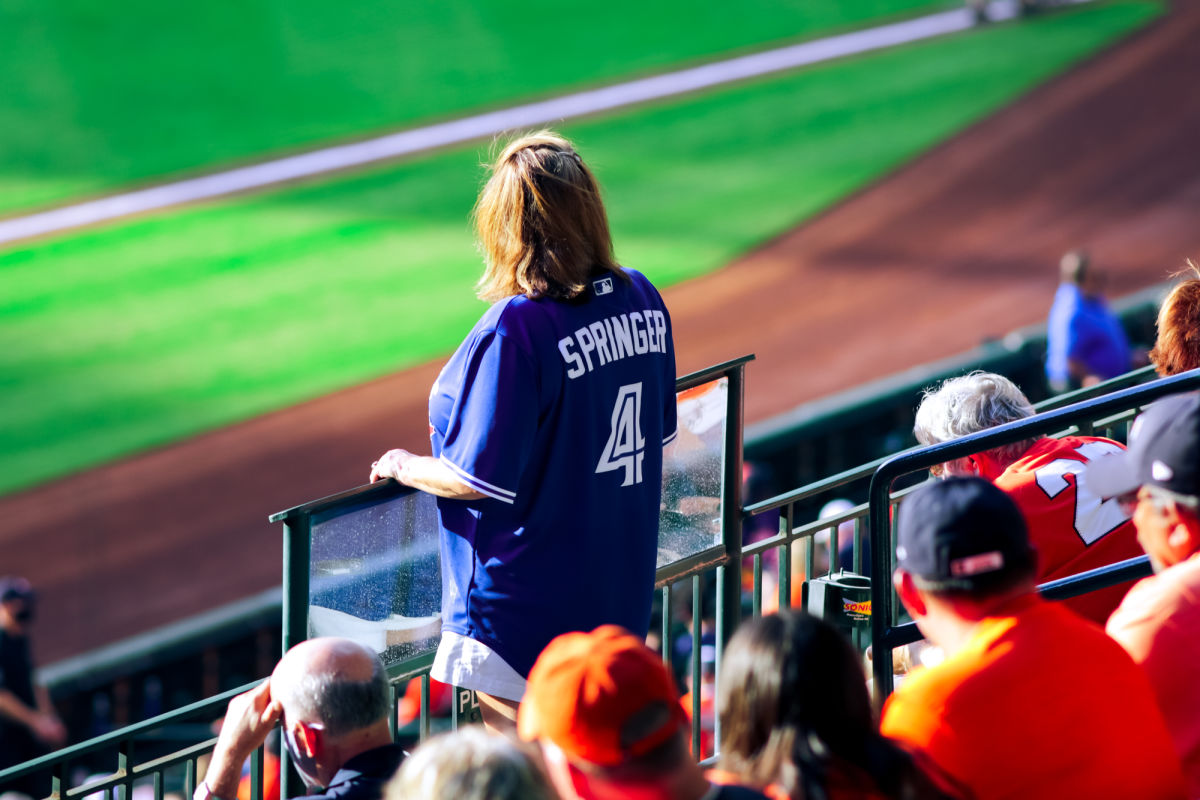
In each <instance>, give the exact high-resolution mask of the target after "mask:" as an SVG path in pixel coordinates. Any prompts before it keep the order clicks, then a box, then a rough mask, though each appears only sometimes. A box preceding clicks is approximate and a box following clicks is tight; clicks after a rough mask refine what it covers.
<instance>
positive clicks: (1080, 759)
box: [881, 595, 1184, 800]
mask: <svg viewBox="0 0 1200 800" xmlns="http://www.w3.org/2000/svg"><path fill="white" fill-rule="evenodd" d="M1005 612H1006V613H1005V614H1004V615H1000V616H995V617H989V618H987V619H985V620H983V621H982V622H980V623H979V625H978V627H977V628H976V630H975V634H974V636H973V637H972V639H971V640H970V641H969V642H968V643H967V644H966V645H965V646H964V647H963V648H962V649H961V650H959V651H958V652H956V653H954V654H952V655H950V656H949V657H948V658H947V659H946V660H945V661H943V662H942V663H941V664H939V665H937V666H934V667H926V668H923V669H920V670H917V671H916V672H914V673H912V674H911V675H910V676H909V677H908V679H907V680H905V682H904V683H903V684H901V686H900V688H899V689H897V690H896V693H895V694H893V695H892V696H891V697H890V698H888V701H887V704H886V705H885V706H884V710H883V722H882V725H881V728H882V731H883V733H884V735H886V736H891V737H892V738H895V739H897V740H899V741H901V742H902V743H904V744H905V745H906V746H908V747H910V748H911V749H913V750H914V751H915V752H916V753H917V754H918V755H920V756H922V757H924V758H927V759H928V760H929V761H931V762H932V763H933V764H934V765H935V766H936V767H937V768H938V769H939V770H940V771H941V772H942V773H944V774H945V775H946V776H947V777H948V778H950V779H951V780H953V781H954V782H955V784H957V785H959V786H962V787H965V788H968V789H970V790H971V791H972V792H973V793H974V796H975V797H977V798H980V800H993V799H998V798H1019V799H1020V800H1040V798H1046V800H1062V798H1068V797H1086V798H1089V800H1097V798H1133V797H1136V798H1139V799H1140V800H1157V799H1158V798H1182V797H1183V796H1184V792H1183V777H1182V775H1181V774H1180V771H1179V760H1178V758H1177V757H1176V756H1175V752H1174V749H1173V748H1172V746H1171V740H1170V737H1169V735H1168V734H1167V729H1166V725H1165V724H1164V723H1163V719H1162V715H1161V714H1160V713H1159V711H1158V707H1157V705H1156V703H1155V701H1154V695H1153V693H1152V692H1151V690H1150V686H1149V684H1148V682H1147V680H1146V677H1145V675H1143V674H1142V671H1141V670H1140V669H1138V667H1137V665H1135V664H1134V663H1133V661H1132V660H1131V659H1130V658H1129V656H1128V655H1127V654H1126V653H1125V652H1124V651H1123V650H1122V649H1121V648H1120V646H1118V645H1117V644H1116V643H1115V642H1113V641H1112V640H1111V639H1109V638H1108V637H1107V636H1105V635H1104V632H1103V631H1101V630H1100V629H1099V628H1097V627H1096V626H1094V625H1091V624H1088V623H1086V622H1084V621H1083V620H1081V619H1079V617H1077V616H1075V615H1074V614H1072V613H1071V612H1069V611H1067V610H1066V609H1064V608H1062V607H1061V606H1060V605H1058V604H1055V603H1047V602H1044V601H1042V600H1040V599H1039V598H1037V597H1035V596H1033V595H1030V596H1028V597H1025V598H1020V599H1018V600H1016V601H1014V602H1013V603H1011V604H1010V605H1009V607H1008V608H1007V609H1005Z"/></svg>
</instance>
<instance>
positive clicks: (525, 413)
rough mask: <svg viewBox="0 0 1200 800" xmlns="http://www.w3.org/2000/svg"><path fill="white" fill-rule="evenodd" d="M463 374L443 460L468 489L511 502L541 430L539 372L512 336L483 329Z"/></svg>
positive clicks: (515, 495)
mask: <svg viewBox="0 0 1200 800" xmlns="http://www.w3.org/2000/svg"><path fill="white" fill-rule="evenodd" d="M460 375H461V385H460V386H459V387H458V389H457V395H456V397H455V399H454V402H453V406H452V408H451V411H450V418H449V424H448V426H447V429H446V436H445V440H444V443H443V445H442V451H441V454H440V456H439V458H440V460H441V461H442V463H443V464H445V465H446V466H447V467H449V468H450V469H451V470H452V471H453V472H454V474H455V475H456V476H457V477H458V479H459V480H461V481H462V482H463V483H464V484H466V485H467V486H470V487H471V488H472V489H474V490H475V491H477V492H480V493H481V494H484V495H487V496H488V497H491V498H492V499H494V500H499V501H500V502H502V503H509V504H511V503H513V501H514V500H515V499H516V497H517V487H518V486H519V484H520V482H521V475H522V473H523V472H524V469H525V465H526V463H527V462H528V460H529V453H530V448H531V447H532V443H533V441H534V437H535V433H536V431H537V415H538V392H537V372H536V371H535V370H534V369H533V366H532V361H531V358H530V356H529V354H528V353H526V352H525V351H523V350H522V349H521V348H519V347H518V346H517V345H516V344H515V343H514V342H513V341H512V340H511V339H510V338H509V337H506V336H504V335H503V334H501V333H499V332H497V331H483V332H480V333H479V334H477V337H476V340H475V341H474V343H473V344H472V346H471V349H470V351H469V353H468V354H467V358H466V360H465V363H464V365H463V369H462V371H461V373H460ZM452 391H453V390H452Z"/></svg>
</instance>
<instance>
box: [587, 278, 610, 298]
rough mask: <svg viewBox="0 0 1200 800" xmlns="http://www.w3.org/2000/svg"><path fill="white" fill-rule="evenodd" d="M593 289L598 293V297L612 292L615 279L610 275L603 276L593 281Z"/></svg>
mask: <svg viewBox="0 0 1200 800" xmlns="http://www.w3.org/2000/svg"><path fill="white" fill-rule="evenodd" d="M592 290H593V291H594V292H595V293H596V296H597V297H602V296H603V295H606V294H612V290H613V279H612V278H611V277H609V278H601V279H600V280H598V281H592Z"/></svg>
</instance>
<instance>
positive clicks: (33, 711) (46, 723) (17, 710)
mask: <svg viewBox="0 0 1200 800" xmlns="http://www.w3.org/2000/svg"><path fill="white" fill-rule="evenodd" d="M37 692H38V706H39V708H31V707H30V706H27V705H25V704H24V703H23V702H21V700H20V698H18V697H17V696H16V695H15V694H13V693H12V692H10V691H9V690H8V689H0V716H3V717H7V718H8V719H11V720H12V721H13V722H16V723H18V724H20V725H24V726H25V727H26V728H28V729H29V731H30V733H32V734H33V735H34V736H35V737H36V738H37V739H39V740H40V741H42V742H44V743H45V744H48V745H51V746H58V745H60V744H62V743H63V742H64V741H66V738H67V731H66V728H64V727H63V724H62V722H60V721H59V719H58V715H57V714H56V713H54V707H53V706H51V705H50V696H49V694H48V693H47V692H46V689H45V688H44V687H42V686H38V687H37Z"/></svg>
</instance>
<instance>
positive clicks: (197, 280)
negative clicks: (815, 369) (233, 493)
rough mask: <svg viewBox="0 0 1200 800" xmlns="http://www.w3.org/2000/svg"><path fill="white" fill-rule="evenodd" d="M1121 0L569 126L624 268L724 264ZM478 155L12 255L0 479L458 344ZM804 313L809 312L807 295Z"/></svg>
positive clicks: (919, 142) (932, 136)
mask: <svg viewBox="0 0 1200 800" xmlns="http://www.w3.org/2000/svg"><path fill="white" fill-rule="evenodd" d="M1159 11H1160V6H1159V5H1158V4H1156V3H1149V2H1138V1H1135V0H1123V1H1122V2H1117V3H1112V4H1108V5H1103V6H1096V7H1085V8H1079V9H1074V10H1071V11H1068V12H1063V13H1061V14H1054V15H1047V16H1045V17H1040V18H1037V19H1035V20H1032V21H1029V22H1027V23H1022V24H1019V25H1005V26H994V27H990V28H987V29H984V30H980V31H977V32H972V33H970V34H965V35H962V36H959V37H954V38H951V39H947V40H942V41H939V42H935V43H928V44H922V45H915V46H911V47H907V48H903V49H900V50H897V51H893V52H888V53H881V54H877V55H873V56H869V57H864V58H860V59H855V60H852V61H846V62H841V63H836V64H829V65H825V66H823V67H820V68H817V69H811V70H806V71H804V72H802V73H798V74H795V75H790V76H787V77H783V78H777V79H772V80H764V81H760V82H756V83H753V84H750V85H745V86H741V87H737V88H734V89H727V90H723V91H719V92H714V93H711V94H708V95H705V96H702V97H696V98H691V99H687V100H680V101H676V102H673V103H670V104H666V105H663V106H662V107H656V108H651V109H645V110H640V111H637V112H630V113H626V114H621V115H618V116H613V117H611V118H607V119H598V120H593V121H589V122H586V123H583V124H577V125H572V126H569V127H568V128H567V129H566V133H567V134H568V135H571V136H573V137H575V138H576V139H577V140H578V142H579V145H580V148H581V150H582V151H583V152H584V154H585V156H586V157H587V158H588V159H589V160H590V161H591V162H592V163H593V164H594V165H595V167H596V169H597V171H598V173H599V175H600V177H601V179H602V181H603V182H604V184H605V187H606V191H607V196H608V203H609V208H610V211H611V214H612V219H613V227H614V232H615V237H616V241H617V247H618V256H619V257H620V259H621V260H622V261H623V262H624V263H628V264H630V265H631V266H635V267H638V268H640V269H643V270H645V271H646V272H647V273H649V274H650V275H651V277H652V278H653V279H655V280H656V281H657V282H659V283H660V284H668V283H672V282H675V281H678V280H683V279H686V278H689V277H693V276H696V275H700V274H703V273H704V272H707V271H710V270H712V269H714V268H717V267H719V266H721V265H722V264H725V263H727V262H728V261H729V260H730V259H732V258H734V257H736V256H737V255H738V254H740V253H742V252H744V251H745V250H746V249H748V248H749V247H752V246H754V245H756V244H758V243H759V242H761V241H763V240H764V239H765V238H768V237H770V236H773V235H775V234H777V233H779V232H781V231H782V230H785V229H787V228H788V227H790V226H791V225H793V224H795V223H796V222H798V221H800V220H802V219H804V218H806V217H807V216H809V215H811V214H812V213H814V212H816V211H819V210H820V209H822V208H825V207H827V206H828V204H829V203H831V202H834V201H836V200H837V199H838V198H840V197H843V196H845V194H846V193H847V192H850V191H853V190H855V189H857V188H859V187H861V186H862V185H863V184H864V183H866V182H867V181H869V180H871V179H873V178H874V177H876V176H878V175H879V174H881V173H882V172H884V171H886V170H889V169H892V168H894V167H895V166H897V165H898V164H900V163H903V162H904V161H905V160H906V159H908V158H911V157H912V156H913V155H915V154H917V153H919V152H920V151H922V150H923V149H925V148H927V147H928V146H930V145H931V144H934V143H936V142H937V141H939V140H941V139H942V138H944V137H945V136H947V135H949V134H950V133H952V132H954V131H955V130H958V129H960V128H961V127H962V126H964V125H966V124H968V123H970V122H971V121H973V120H975V119H978V118H979V117H980V116H981V115H983V114H986V113H987V112H989V111H991V110H993V109H995V108H997V107H999V106H1001V105H1003V104H1004V103H1006V102H1008V101H1009V100H1011V99H1012V98H1013V97H1015V96H1016V95H1018V94H1019V93H1020V92H1021V91H1023V90H1024V89H1025V88H1027V87H1029V86H1031V85H1033V84H1035V83H1037V82H1038V81H1040V80H1042V79H1044V78H1045V77H1046V76H1048V75H1051V74H1053V73H1054V72H1055V71H1057V70H1059V69H1061V68H1062V67H1064V66H1065V65H1067V64H1069V63H1071V62H1072V61H1074V60H1076V59H1078V58H1080V57H1082V56H1084V55H1086V54H1088V53H1091V52H1093V51H1095V50H1096V49H1097V48H1098V47H1101V46H1102V45H1103V44H1104V43H1106V42H1108V41H1111V40H1112V39H1113V38H1115V37H1117V36H1120V35H1121V34H1123V33H1125V32H1127V31H1129V30H1131V29H1132V28H1135V27H1137V26H1138V25H1140V24H1142V23H1144V22H1146V21H1148V20H1149V19H1150V18H1152V17H1153V16H1154V15H1155V14H1157V13H1159ZM485 157H486V154H485V153H483V152H481V151H480V150H478V149H476V148H470V149H465V150H460V151H455V152H447V153H443V154H440V155H437V156H436V157H433V158H428V159H424V160H421V161H415V162H412V163H408V164H404V165H400V166H398V167H394V168H389V169H386V170H377V171H375V172H373V173H371V174H367V175H362V176H359V177H356V178H353V179H344V180H340V181H336V182H331V183H325V184H321V185H312V186H308V187H305V188H300V189H293V190H289V191H281V192H277V193H274V194H270V195H263V196H257V197H252V198H244V199H240V200H237V201H232V202H228V203H224V204H221V205H214V206H211V207H204V208H194V209H189V210H187V211H185V212H182V213H179V214H177V215H173V216H163V217H157V218H152V219H145V220H141V221H137V222H134V223H130V224H128V225H124V226H120V227H115V228H112V229H106V230H97V231H91V232H88V233H86V234H82V235H79V236H75V237H70V238H65V239H62V240H59V241H53V242H47V243H44V244H40V245H36V246H29V247H24V248H21V249H19V250H15V251H12V252H9V253H6V254H3V255H0V275H2V276H3V279H4V282H5V286H6V289H9V290H10V291H7V292H6V293H5V294H4V296H2V297H0V419H2V420H3V422H2V423H0V426H2V429H0V486H3V487H4V488H5V489H13V488H17V487H19V486H22V485H29V484H32V483H36V482H38V481H40V480H44V479H46V478H49V477H52V476H54V475H60V474H62V473H64V472H67V471H71V470H75V469H81V468H84V467H87V466H90V465H94V464H98V463H101V462H103V461H105V460H108V459H110V458H113V457H116V456H119V455H123V454H127V453H129V452H132V451H135V450H137V449H141V448H144V447H148V446H151V445H155V444H161V443H164V442H168V441H171V440H173V439H177V438H179V437H181V436H186V435H189V434H192V433H196V432H199V431H202V430H205V429H209V428H212V427H216V426H220V425H223V424H228V423H230V422H233V421H236V420H239V419H243V418H246V417H248V416H251V415H254V414H258V413H262V412H264V411H268V410H271V409H273V408H279V407H282V406H286V405H289V404H291V403H295V402H297V401H299V400H302V399H305V398H308V397H312V396H316V395H319V394H322V393H325V392H328V391H332V390H335V389H337V388H341V387H344V386H348V385H352V384H354V383H357V382H360V381H362V380H366V379H369V378H371V377H375V376H377V375H380V374H383V373H386V372H389V371H391V370H394V369H398V368H401V367H403V366H407V365H411V364H414V363H417V362H419V361H422V360H424V359H427V358H430V357H434V356H436V355H439V354H442V353H445V352H446V351H447V350H448V349H450V348H452V347H453V346H454V345H455V344H456V343H457V342H458V340H459V339H460V338H461V336H462V335H463V333H464V332H465V331H466V330H467V328H468V327H469V326H470V324H471V323H472V322H473V321H474V319H475V318H476V317H477V316H478V315H479V313H481V311H482V306H481V305H480V304H479V303H478V302H476V301H474V300H473V299H472V291H471V286H472V284H473V282H474V280H475V278H476V276H477V274H478V272H479V261H478V258H477V256H476V254H475V253H474V251H473V247H472V243H471V239H470V233H469V230H468V226H467V221H466V216H467V213H468V211H469V209H470V206H471V203H472V201H473V199H474V195H475V193H476V191H477V188H478V186H479V183H480V181H481V179H482V173H481V171H480V169H479V166H478V164H479V162H480V161H481V160H483V159H484V158H485ZM797 313H803V310H802V309H797Z"/></svg>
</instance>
